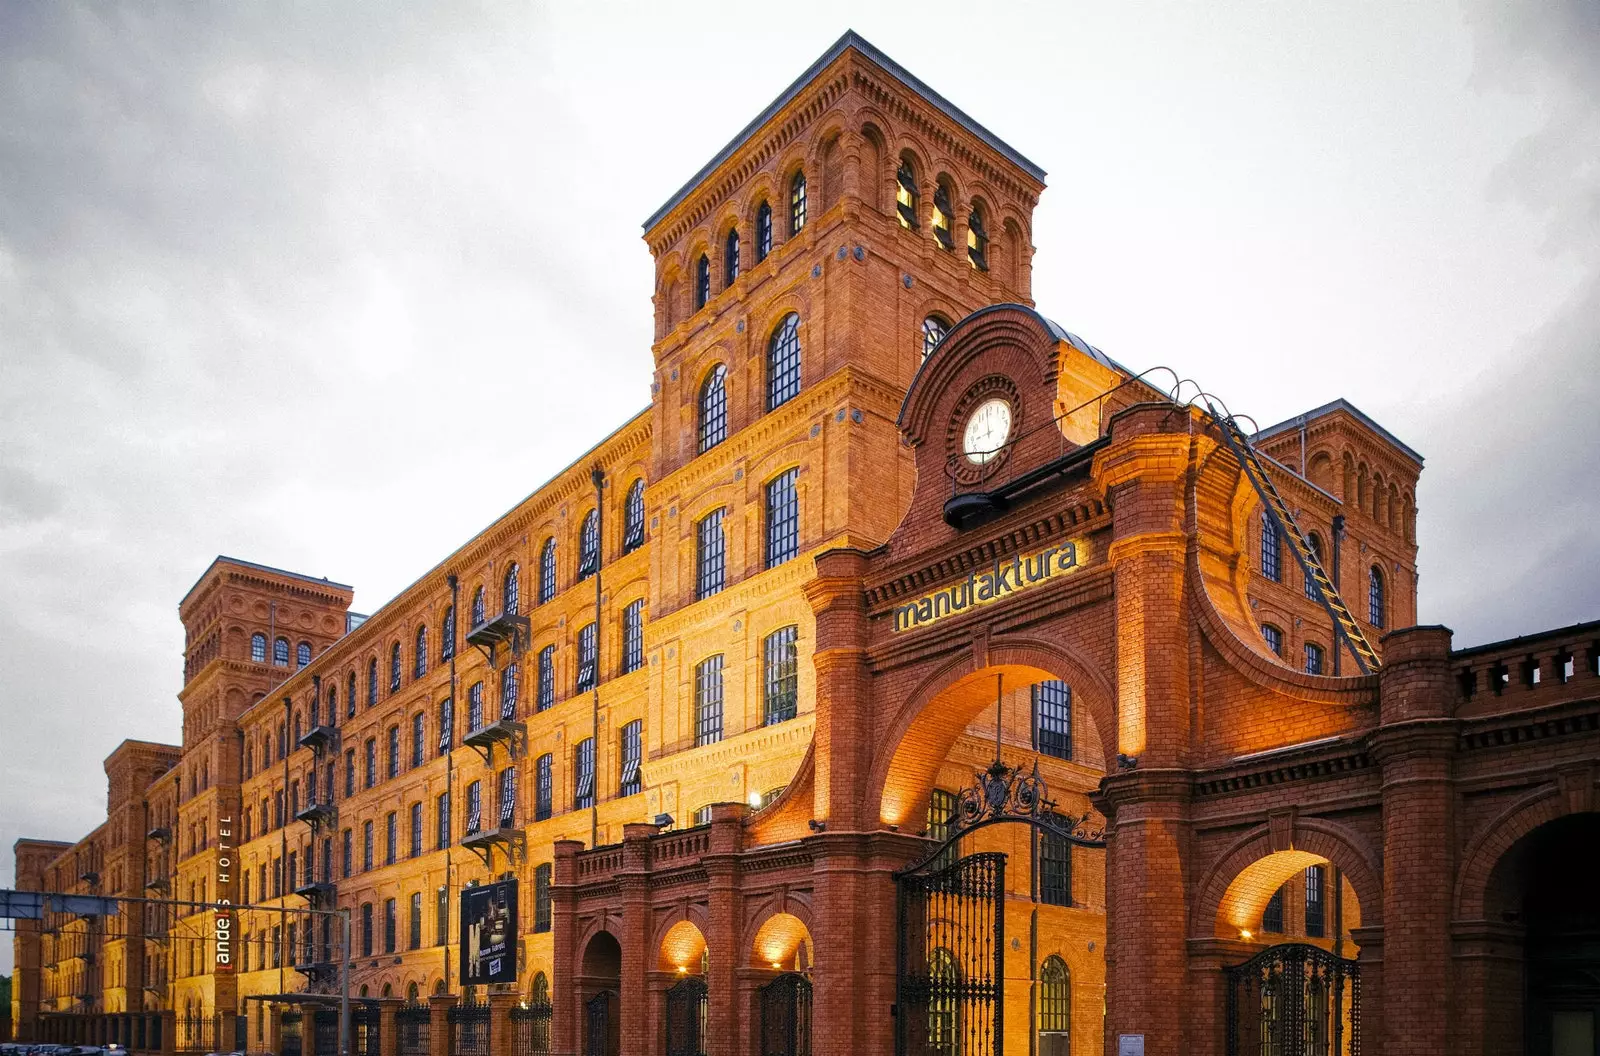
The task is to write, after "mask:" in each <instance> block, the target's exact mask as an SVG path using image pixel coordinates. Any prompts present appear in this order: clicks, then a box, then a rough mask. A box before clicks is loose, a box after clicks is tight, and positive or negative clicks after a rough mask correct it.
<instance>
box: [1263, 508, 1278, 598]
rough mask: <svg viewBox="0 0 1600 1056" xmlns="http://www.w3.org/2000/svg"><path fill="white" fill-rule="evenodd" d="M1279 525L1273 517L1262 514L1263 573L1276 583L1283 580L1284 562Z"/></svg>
mask: <svg viewBox="0 0 1600 1056" xmlns="http://www.w3.org/2000/svg"><path fill="white" fill-rule="evenodd" d="M1278 541H1279V540H1278V526H1277V525H1275V524H1273V523H1272V518H1271V517H1268V516H1267V515H1266V514H1262V515H1261V574H1262V575H1263V576H1266V577H1267V578H1268V579H1270V580H1272V581H1273V582H1274V583H1282V582H1283V562H1282V561H1281V560H1280V554H1279V547H1278Z"/></svg>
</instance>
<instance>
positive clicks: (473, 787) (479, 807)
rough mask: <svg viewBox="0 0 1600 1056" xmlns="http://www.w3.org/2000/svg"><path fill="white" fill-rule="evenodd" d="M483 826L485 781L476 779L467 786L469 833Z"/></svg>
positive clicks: (471, 833)
mask: <svg viewBox="0 0 1600 1056" xmlns="http://www.w3.org/2000/svg"><path fill="white" fill-rule="evenodd" d="M482 828H483V782H482V781H474V782H472V783H471V784H470V785H468V786H467V835H468V836H471V835H473V834H475V833H477V832H479V831H480V830H482Z"/></svg>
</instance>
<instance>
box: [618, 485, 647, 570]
mask: <svg viewBox="0 0 1600 1056" xmlns="http://www.w3.org/2000/svg"><path fill="white" fill-rule="evenodd" d="M643 545H644V481H642V480H636V481H634V482H633V486H632V487H630V488H629V489H628V497H627V498H626V499H625V500H623V503H622V552H623V553H625V554H631V553H633V552H634V551H635V550H637V549H639V547H641V546H643Z"/></svg>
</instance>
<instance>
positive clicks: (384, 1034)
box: [352, 997, 401, 1056]
mask: <svg viewBox="0 0 1600 1056" xmlns="http://www.w3.org/2000/svg"><path fill="white" fill-rule="evenodd" d="M377 1003H378V1056H399V1053H400V1021H399V1018H398V1017H397V1015H396V1013H397V1012H399V1010H400V1005H401V1000H400V998H398V997H380V998H379V999H378V1002H377ZM352 1044H354V1042H352Z"/></svg>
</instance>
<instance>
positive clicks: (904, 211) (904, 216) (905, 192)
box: [894, 161, 938, 231]
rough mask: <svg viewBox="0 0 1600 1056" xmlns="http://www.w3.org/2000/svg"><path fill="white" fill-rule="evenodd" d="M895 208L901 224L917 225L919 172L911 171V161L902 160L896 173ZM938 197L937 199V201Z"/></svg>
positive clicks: (902, 225) (909, 228)
mask: <svg viewBox="0 0 1600 1056" xmlns="http://www.w3.org/2000/svg"><path fill="white" fill-rule="evenodd" d="M894 180H895V184H896V186H895V191H894V208H895V212H896V213H897V214H899V216H900V226H901V227H903V228H905V229H906V230H908V231H909V230H912V229H914V228H915V227H916V226H917V174H916V173H914V172H912V171H911V163H910V162H907V161H902V162H901V163H900V170H899V171H898V172H896V173H895V174H894ZM937 200H938V199H937V197H936V198H935V201H937Z"/></svg>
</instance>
